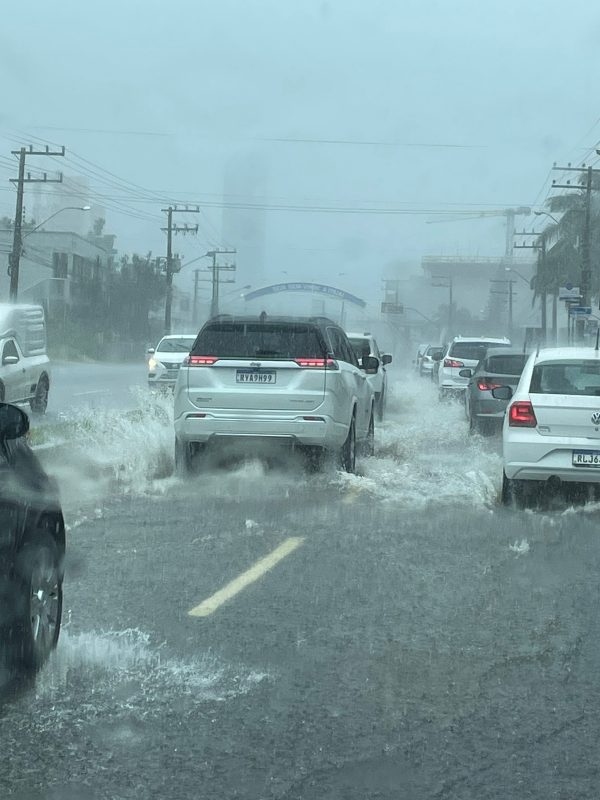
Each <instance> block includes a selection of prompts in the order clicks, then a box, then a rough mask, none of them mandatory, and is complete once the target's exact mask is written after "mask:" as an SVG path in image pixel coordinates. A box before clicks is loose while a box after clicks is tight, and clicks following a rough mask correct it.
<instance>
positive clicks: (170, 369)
mask: <svg viewBox="0 0 600 800" xmlns="http://www.w3.org/2000/svg"><path fill="white" fill-rule="evenodd" d="M195 341H196V334H194V333H177V334H170V335H169V336H163V338H162V339H161V340H160V342H159V343H158V344H157V345H156V348H154V347H150V348H148V386H149V387H150V388H151V389H173V388H174V387H175V382H176V380H177V376H178V375H179V368H180V367H181V365H182V363H183V360H184V358H185V357H186V356H187V355H188V354H189V352H190V350H191V349H192V347H193V344H194V342H195Z"/></svg>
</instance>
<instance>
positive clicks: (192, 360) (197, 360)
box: [183, 356, 219, 367]
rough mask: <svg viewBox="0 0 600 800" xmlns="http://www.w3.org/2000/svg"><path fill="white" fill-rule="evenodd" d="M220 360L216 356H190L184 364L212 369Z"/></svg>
mask: <svg viewBox="0 0 600 800" xmlns="http://www.w3.org/2000/svg"><path fill="white" fill-rule="evenodd" d="M218 360H219V359H218V358H217V357H216V356H188V357H187V358H186V359H185V360H184V362H183V363H184V364H187V365H188V367H212V365H213V364H215V363H216V362H217V361H218Z"/></svg>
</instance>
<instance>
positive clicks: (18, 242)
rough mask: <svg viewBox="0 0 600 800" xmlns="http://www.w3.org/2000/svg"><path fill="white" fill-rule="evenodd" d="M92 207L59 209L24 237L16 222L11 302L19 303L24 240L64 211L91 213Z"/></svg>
mask: <svg viewBox="0 0 600 800" xmlns="http://www.w3.org/2000/svg"><path fill="white" fill-rule="evenodd" d="M90 208H91V206H65V207H64V208H59V209H58V211H55V212H54V214H50V216H49V217H48V218H47V219H45V220H44V221H43V222H40V224H39V225H36V226H35V228H32V230H30V231H28V232H27V233H26V234H25V235H24V236H23V234H22V233H21V225H20V224H17V220H15V235H14V239H13V250H12V253H10V255H9V257H8V274H9V275H10V290H9V292H10V295H9V296H10V300H11V302H12V303H16V302H17V296H18V293H19V267H20V261H21V251H22V249H23V239H26V238H27V237H28V236H30V235H31V234H32V233H34V232H35V231H37V230H38V229H39V228H41V227H42V225H45V224H46V223H47V222H48V221H49V220H51V219H53V217H56V215H57V214H61V213H62V212H63V211H67V210H71V209H72V210H73V211H89V210H90Z"/></svg>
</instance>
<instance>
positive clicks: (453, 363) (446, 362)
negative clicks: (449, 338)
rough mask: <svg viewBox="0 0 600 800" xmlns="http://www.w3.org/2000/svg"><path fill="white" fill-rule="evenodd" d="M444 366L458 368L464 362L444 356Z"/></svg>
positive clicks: (462, 365)
mask: <svg viewBox="0 0 600 800" xmlns="http://www.w3.org/2000/svg"><path fill="white" fill-rule="evenodd" d="M444 366H445V367H451V368H452V369H458V367H464V364H463V362H462V361H455V360H454V359H453V358H445V359H444Z"/></svg>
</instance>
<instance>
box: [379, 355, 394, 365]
mask: <svg viewBox="0 0 600 800" xmlns="http://www.w3.org/2000/svg"><path fill="white" fill-rule="evenodd" d="M381 363H382V364H383V366H384V367H385V366H386V365H387V364H391V363H392V357H391V355H390V354H389V353H383V354H382V356H381Z"/></svg>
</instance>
